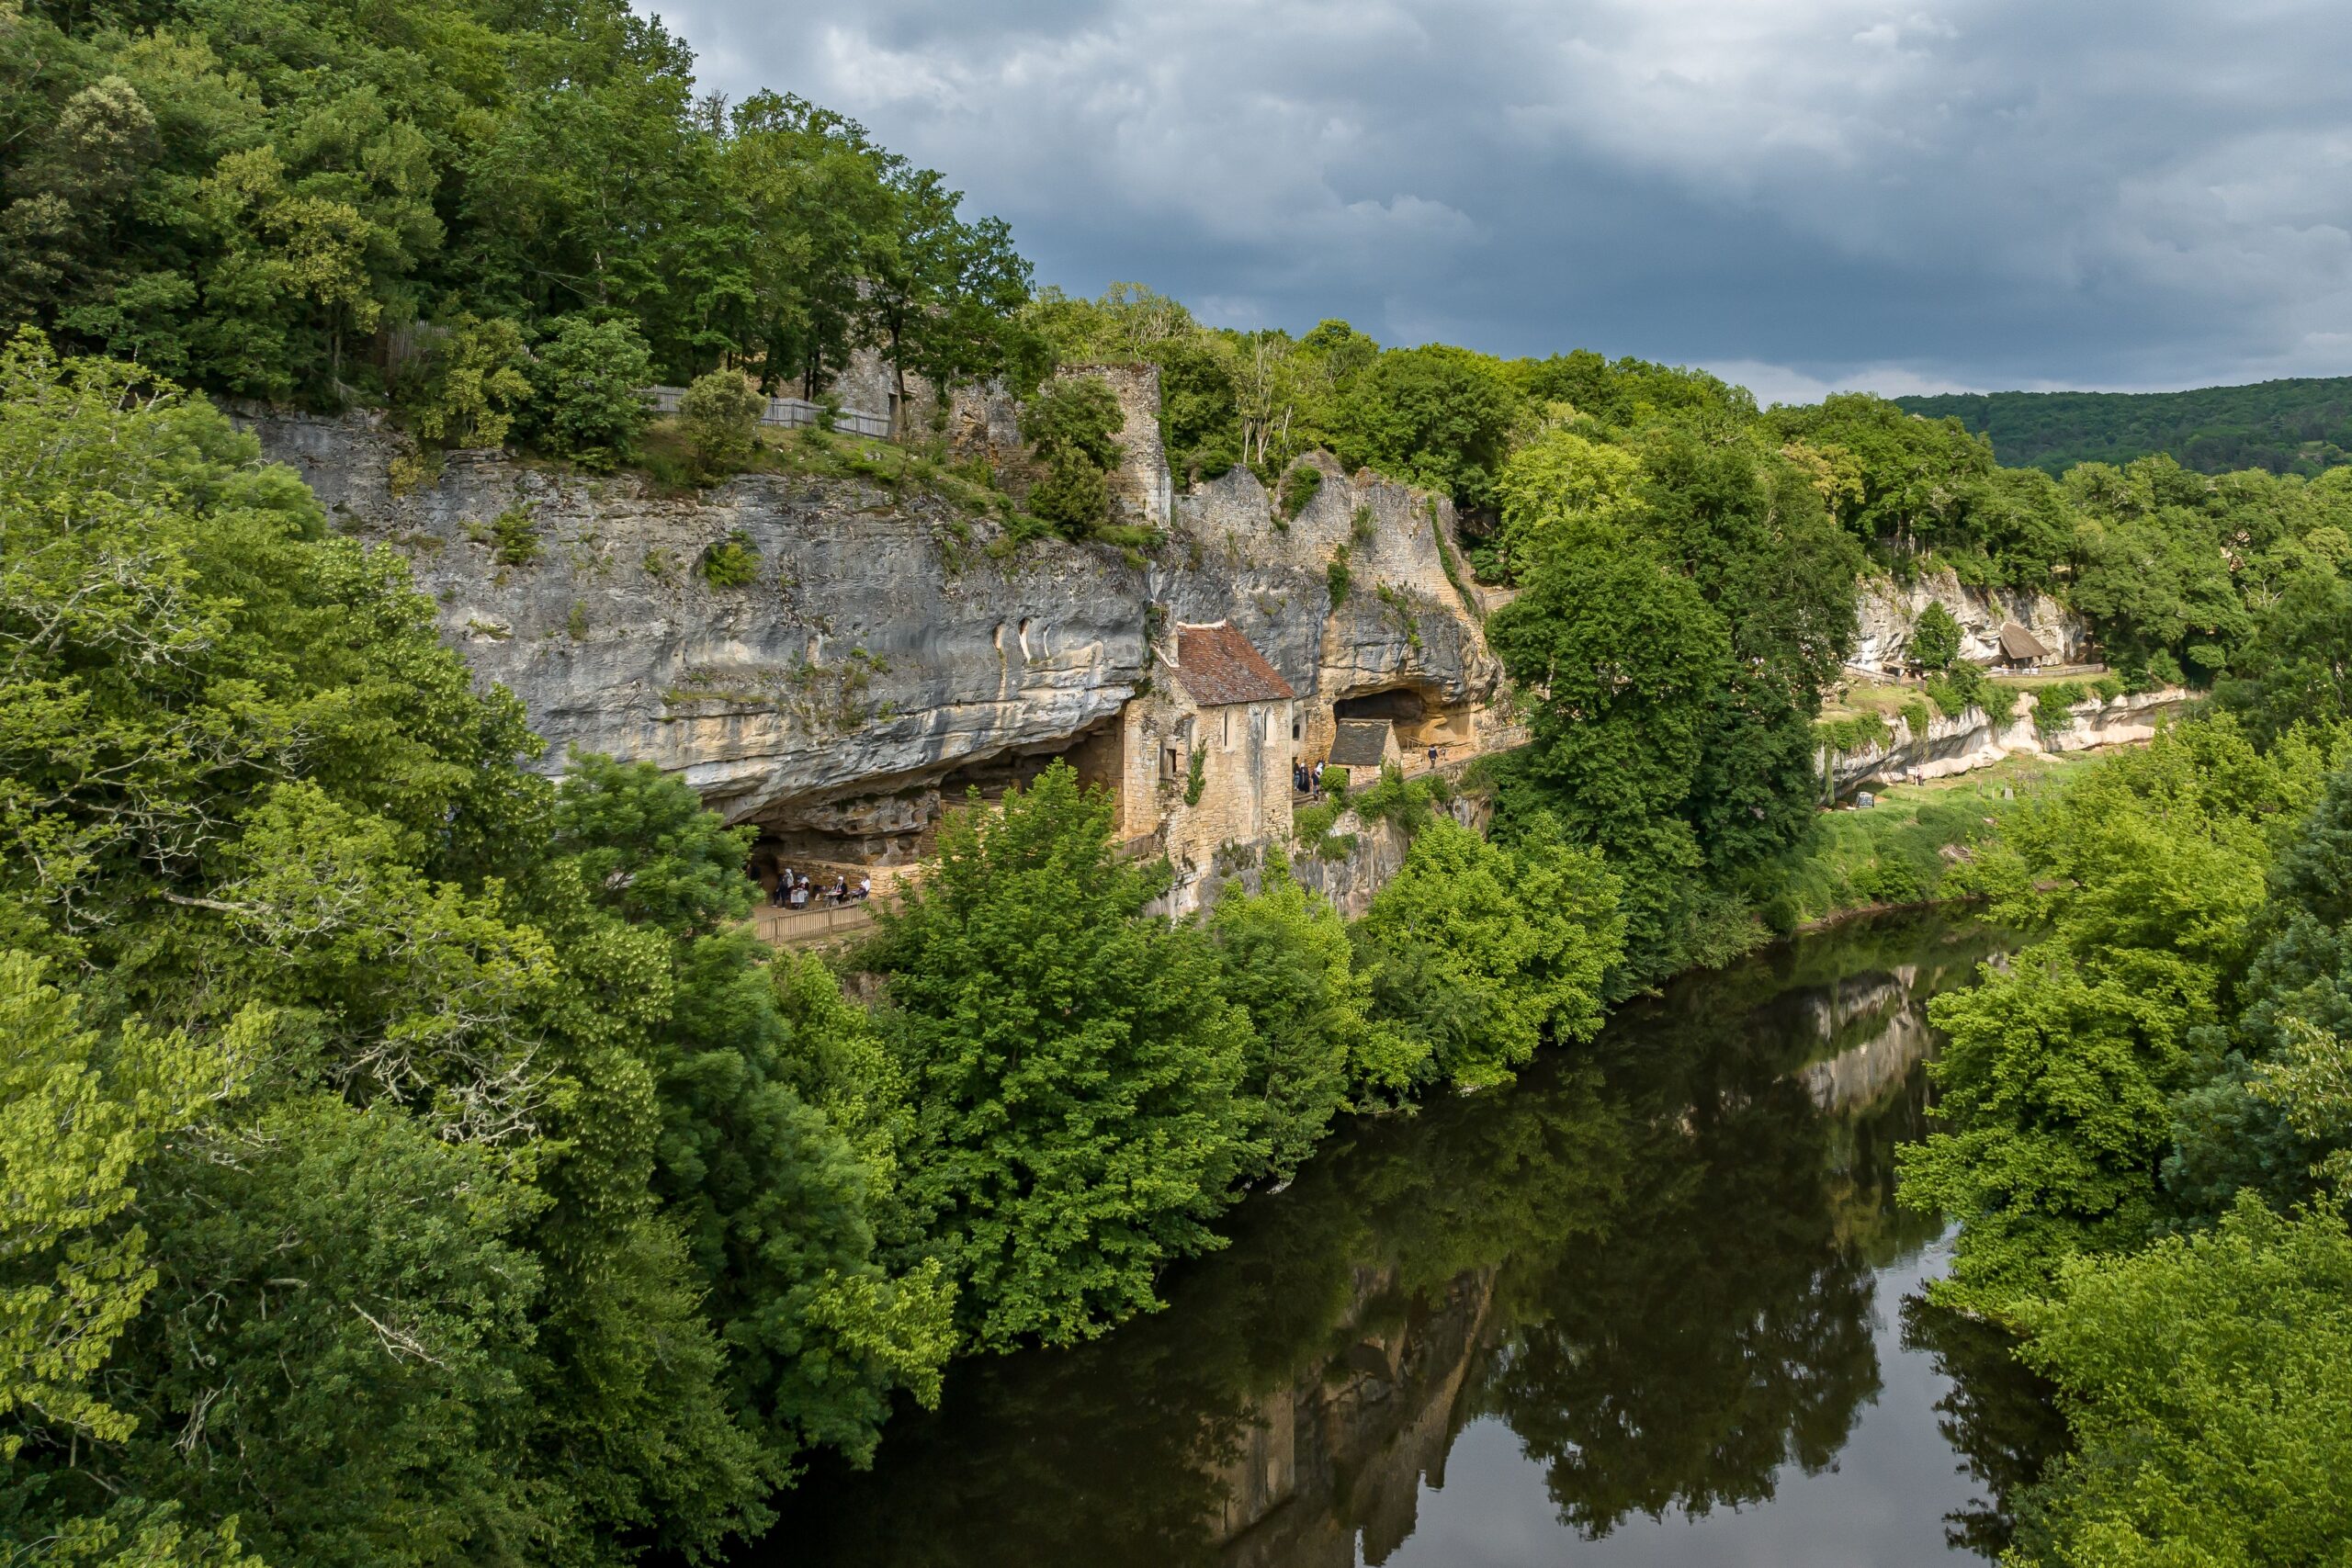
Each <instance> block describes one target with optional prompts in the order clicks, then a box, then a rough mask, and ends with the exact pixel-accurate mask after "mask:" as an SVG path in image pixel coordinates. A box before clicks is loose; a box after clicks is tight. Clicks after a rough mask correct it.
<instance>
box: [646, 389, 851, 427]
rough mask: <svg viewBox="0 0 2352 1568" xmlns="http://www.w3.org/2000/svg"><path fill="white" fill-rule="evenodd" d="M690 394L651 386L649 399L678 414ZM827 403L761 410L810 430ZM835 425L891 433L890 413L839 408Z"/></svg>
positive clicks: (771, 420)
mask: <svg viewBox="0 0 2352 1568" xmlns="http://www.w3.org/2000/svg"><path fill="white" fill-rule="evenodd" d="M685 395H686V389H684V387H648V388H646V389H645V393H644V396H645V400H646V401H647V402H648V403H650V404H651V405H652V407H653V412H655V413H676V412H678V404H679V402H680V401H681V400H683V399H684V397H685ZM823 414H824V405H823V404H821V403H812V402H810V401H809V400H808V399H806V398H770V399H769V400H768V401H767V406H766V407H765V408H763V409H762V410H761V411H760V423H762V424H767V425H775V426H777V427H779V428H781V429H785V430H808V429H811V428H813V427H815V426H817V425H819V424H821V423H823ZM833 428H834V429H835V430H845V431H848V432H849V433H850V434H853V435H882V436H887V435H888V434H890V416H889V415H888V414H887V413H875V412H870V411H868V410H865V409H835V410H834V411H833Z"/></svg>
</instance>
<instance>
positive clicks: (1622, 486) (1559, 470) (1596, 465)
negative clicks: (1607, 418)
mask: <svg viewBox="0 0 2352 1568" xmlns="http://www.w3.org/2000/svg"><path fill="white" fill-rule="evenodd" d="M1641 477H1642V465H1641V459H1640V458H1639V457H1636V456H1635V455H1634V453H1632V452H1630V451H1628V450H1626V449H1625V448H1624V447H1622V446H1611V445H1607V444H1605V443H1602V442H1598V441H1592V440H1588V439H1587V438H1586V437H1584V436H1582V435H1578V434H1575V433H1574V432H1572V431H1566V430H1555V431H1550V432H1547V433H1546V434H1544V435H1542V436H1540V437H1538V438H1537V439H1536V440H1534V441H1532V442H1530V443H1528V444H1527V445H1526V446H1521V448H1520V449H1519V450H1518V451H1516V452H1514V453H1513V454H1512V455H1511V457H1510V462H1509V463H1507V464H1506V465H1505V466H1504V468H1503V472H1502V476H1501V479H1499V480H1498V483H1497V485H1496V487H1495V488H1496V492H1497V496H1498V499H1499V501H1500V502H1501V512H1502V525H1501V527H1500V529H1499V530H1498V536H1497V545H1498V552H1499V555H1500V557H1501V558H1502V560H1503V562H1504V563H1505V564H1506V566H1507V568H1509V569H1510V570H1511V571H1512V572H1513V573H1514V574H1516V573H1518V572H1521V571H1524V570H1526V566H1527V563H1529V562H1530V561H1531V560H1532V559H1533V558H1536V557H1538V556H1540V555H1541V554H1543V553H1544V550H1545V549H1547V548H1549V547H1555V546H1557V545H1558V544H1559V543H1560V542H1561V541H1562V540H1563V539H1566V538H1573V537H1574V536H1576V534H1577V531H1578V530H1579V529H1580V528H1582V527H1584V526H1586V525H1594V524H1599V525H1614V524H1619V523H1622V522H1626V521H1629V520H1631V519H1634V518H1636V517H1638V516H1639V514H1640V509H1641V502H1640V498H1639V491H1640V488H1641Z"/></svg>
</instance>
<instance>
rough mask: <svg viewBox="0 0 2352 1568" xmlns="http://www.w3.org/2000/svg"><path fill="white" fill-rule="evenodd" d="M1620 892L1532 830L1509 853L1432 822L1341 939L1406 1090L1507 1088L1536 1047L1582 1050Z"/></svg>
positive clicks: (1548, 832) (1539, 829) (1594, 1018)
mask: <svg viewBox="0 0 2352 1568" xmlns="http://www.w3.org/2000/svg"><path fill="white" fill-rule="evenodd" d="M1620 887H1621V885H1620V883H1619V881H1618V879H1617V878H1616V877H1615V876H1613V875H1611V874H1610V872H1609V871H1608V869H1607V868H1606V867H1605V866H1604V865H1603V863H1602V861H1601V857H1600V855H1599V854H1598V853H1597V852H1594V851H1592V850H1589V849H1583V848H1578V847H1576V846H1573V845H1571V844H1570V843H1568V841H1567V840H1566V839H1565V838H1564V837H1563V836H1562V835H1561V833H1560V832H1559V830H1558V829H1557V828H1556V827H1554V826H1552V825H1550V824H1549V823H1548V822H1545V821H1544V820H1540V819H1539V820H1538V821H1536V822H1534V823H1532V824H1530V825H1529V829H1528V830H1527V831H1526V832H1525V834H1524V835H1523V836H1522V837H1521V840H1520V842H1519V843H1517V844H1516V845H1514V846H1512V847H1510V848H1509V849H1505V848H1502V847H1500V846H1498V845H1496V844H1492V843H1489V842H1487V840H1485V839H1482V838H1481V837H1479V836H1478V835H1477V834H1476V833H1474V832H1472V831H1470V829H1466V828H1464V827H1461V826H1459V825H1458V824H1456V823H1455V822H1454V821H1453V818H1449V817H1435V818H1431V820H1430V824H1429V826H1428V827H1427V828H1425V829H1423V830H1422V832H1421V833H1420V834H1419V836H1418V837H1417V838H1415V839H1414V840H1413V845H1412V848H1411V850H1409V851H1408V852H1407V854H1406V857H1405V864H1404V866H1403V868H1402V869H1401V870H1399V871H1398V873H1397V876H1396V877H1395V879H1394V880H1392V881H1391V882H1390V883H1389V884H1388V886H1385V887H1384V888H1382V889H1381V890H1380V893H1379V895H1378V896H1377V897H1374V900H1373V902H1372V908H1370V909H1369V910H1367V911H1366V912H1365V914H1364V917H1363V919H1362V920H1360V921H1359V922H1357V924H1356V927H1355V929H1354V931H1353V932H1352V935H1353V936H1354V938H1355V940H1356V942H1357V946H1358V955H1359V956H1358V962H1359V963H1360V964H1362V965H1363V967H1365V968H1366V969H1367V970H1369V971H1370V973H1371V977H1372V985H1373V995H1374V1007H1375V1015H1376V1016H1377V1017H1378V1018H1379V1019H1380V1020H1381V1021H1382V1022H1383V1023H1384V1025H1385V1027H1386V1028H1388V1029H1389V1030H1391V1031H1393V1032H1395V1033H1396V1034H1397V1036H1398V1037H1400V1040H1401V1042H1402V1043H1404V1045H1405V1047H1407V1048H1406V1049H1399V1050H1396V1051H1394V1052H1393V1053H1392V1054H1393V1055H1395V1056H1396V1057H1397V1058H1398V1059H1399V1060H1400V1061H1410V1062H1413V1063H1414V1064H1415V1065H1414V1066H1412V1068H1411V1073H1412V1079H1413V1081H1415V1082H1419V1081H1426V1080H1428V1079H1430V1078H1434V1079H1435V1080H1436V1081H1439V1082H1443V1083H1450V1084H1453V1085H1456V1086H1458V1087H1462V1088H1481V1087H1484V1086H1486V1085H1488V1084H1492V1083H1496V1082H1499V1081H1501V1080H1502V1079H1504V1078H1508V1077H1510V1074H1511V1070H1512V1069H1513V1068H1515V1067H1517V1066H1521V1064H1523V1063H1525V1062H1526V1061H1527V1060H1528V1058H1529V1057H1531V1056H1532V1055H1534V1053H1535V1048H1536V1045H1537V1044H1538V1043H1540V1042H1541V1041H1542V1040H1543V1039H1544V1037H1545V1036H1547V1035H1548V1036H1550V1037H1551V1038H1554V1039H1557V1040H1581V1039H1585V1038H1588V1037H1589V1035H1590V1034H1591V1033H1592V1032H1593V1031H1594V1030H1596V1029H1598V1028H1599V1027H1600V1016H1601V995H1602V991H1601V983H1602V979H1603V976H1605V975H1606V974H1607V973H1608V972H1609V971H1610V970H1611V968H1612V967H1613V966H1614V965H1615V964H1617V962H1618V960H1619V958H1620V956H1621V953H1622V952H1623V942H1624V933H1625V926H1624V921H1623V918H1622V917H1621V916H1620V915H1619V914H1618V899H1619V894H1620Z"/></svg>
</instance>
